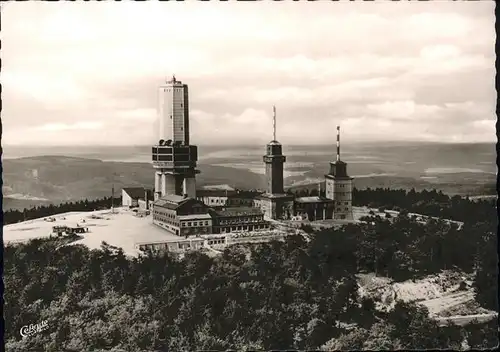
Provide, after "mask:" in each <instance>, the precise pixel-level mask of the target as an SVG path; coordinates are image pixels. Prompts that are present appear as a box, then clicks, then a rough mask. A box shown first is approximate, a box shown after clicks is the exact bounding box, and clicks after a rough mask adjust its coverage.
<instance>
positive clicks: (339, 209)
mask: <svg viewBox="0 0 500 352" xmlns="http://www.w3.org/2000/svg"><path fill="white" fill-rule="evenodd" d="M335 211H342V208H337V209H336V210H335ZM344 211H349V208H344Z"/></svg>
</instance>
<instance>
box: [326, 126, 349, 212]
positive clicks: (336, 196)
mask: <svg viewBox="0 0 500 352" xmlns="http://www.w3.org/2000/svg"><path fill="white" fill-rule="evenodd" d="M352 181H353V178H352V177H350V176H348V175H347V164H346V163H345V162H343V161H341V160H340V126H337V158H336V160H335V161H333V162H331V163H330V172H329V173H328V175H325V188H326V198H328V199H332V200H333V201H334V209H333V218H334V219H336V220H352V219H353V216H352V183H353V182H352Z"/></svg>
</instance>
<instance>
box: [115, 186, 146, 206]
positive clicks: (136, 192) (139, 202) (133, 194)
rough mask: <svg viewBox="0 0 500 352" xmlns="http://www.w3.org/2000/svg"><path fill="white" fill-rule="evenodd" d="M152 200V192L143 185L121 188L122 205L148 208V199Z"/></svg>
mask: <svg viewBox="0 0 500 352" xmlns="http://www.w3.org/2000/svg"><path fill="white" fill-rule="evenodd" d="M151 200H153V192H152V191H151V190H148V189H145V188H144V187H127V188H124V189H122V206H124V207H129V208H134V207H139V206H140V207H141V208H144V209H149V205H150V203H151V202H150V201H151Z"/></svg>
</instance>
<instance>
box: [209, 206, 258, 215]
mask: <svg viewBox="0 0 500 352" xmlns="http://www.w3.org/2000/svg"><path fill="white" fill-rule="evenodd" d="M212 213H213V214H215V216H218V217H230V216H245V215H262V214H263V212H262V210H260V209H259V208H252V207H234V208H224V209H221V210H213V211H212Z"/></svg>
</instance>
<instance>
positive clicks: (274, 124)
mask: <svg viewBox="0 0 500 352" xmlns="http://www.w3.org/2000/svg"><path fill="white" fill-rule="evenodd" d="M275 140H276V106H274V105H273V141H275Z"/></svg>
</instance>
